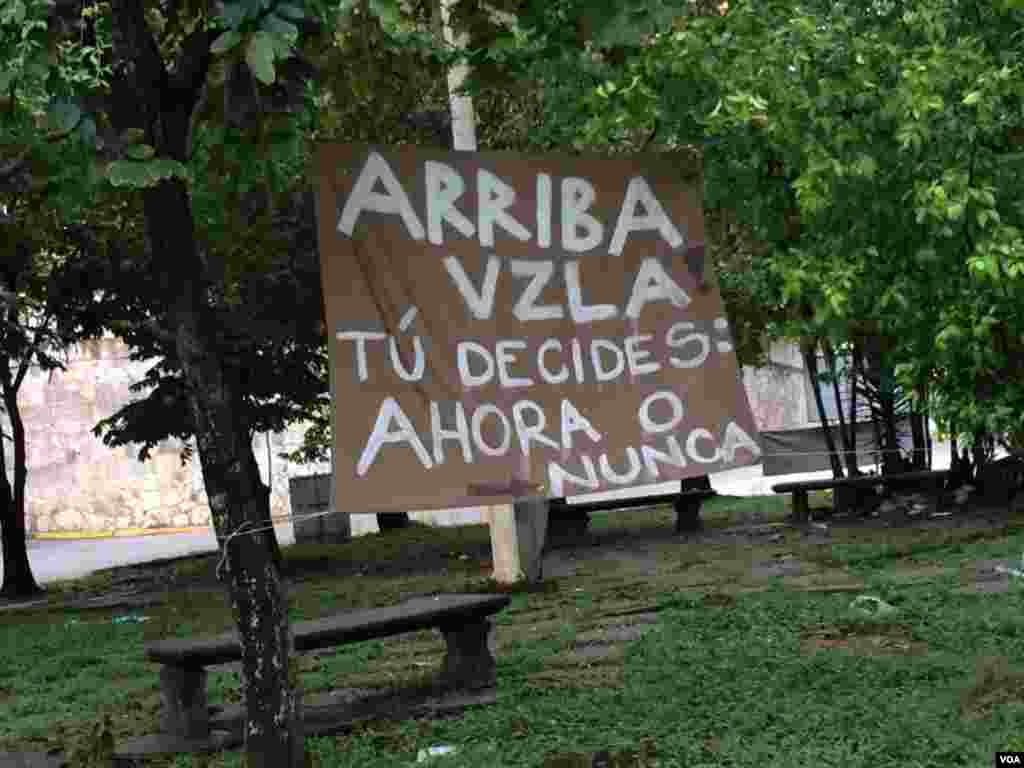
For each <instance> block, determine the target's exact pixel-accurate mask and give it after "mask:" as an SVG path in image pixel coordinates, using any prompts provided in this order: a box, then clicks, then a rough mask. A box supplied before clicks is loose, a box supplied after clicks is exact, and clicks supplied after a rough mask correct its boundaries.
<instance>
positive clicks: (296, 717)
mask: <svg viewBox="0 0 1024 768" xmlns="http://www.w3.org/2000/svg"><path fill="white" fill-rule="evenodd" d="M143 199H144V205H145V211H146V219H147V225H148V228H149V232H150V239H151V241H152V242H153V250H154V252H155V253H157V254H160V256H161V257H162V259H161V265H162V267H163V268H164V269H168V268H169V269H173V270H174V275H175V276H176V278H177V279H178V280H179V284H180V288H179V289H178V296H177V299H176V301H175V302H174V308H173V310H172V325H173V328H174V332H175V335H176V339H177V344H176V348H177V353H178V357H179V360H180V361H181V367H182V372H183V373H184V376H185V380H186V381H187V383H188V389H189V394H188V401H189V406H190V408H191V410H192V417H193V420H194V424H195V425H196V444H197V448H198V451H197V452H198V455H199V459H200V463H201V465H202V471H203V483H204V485H205V489H206V494H207V497H208V498H209V500H210V511H211V514H212V516H213V521H214V526H215V528H216V530H217V532H218V535H219V538H222V539H224V540H225V544H224V550H225V552H224V554H225V565H226V568H227V583H228V596H229V601H230V604H231V611H232V614H233V615H234V618H235V623H236V625H237V627H238V632H239V636H240V638H241V643H242V681H243V682H242V689H243V691H242V692H243V700H244V704H245V710H246V724H245V751H246V761H247V762H246V764H247V766H248V768H264V767H266V768H271V767H273V768H279V767H281V768H301V766H302V765H303V762H304V760H305V755H304V751H303V749H304V746H303V738H302V726H301V701H300V693H299V691H298V690H297V689H296V686H294V685H293V681H292V675H291V674H290V669H291V667H290V658H291V652H292V639H291V627H290V625H289V621H288V607H287V601H286V596H285V590H284V584H283V581H282V578H281V571H280V567H279V564H278V562H276V561H275V552H276V546H275V544H276V537H275V536H274V530H273V526H272V525H271V524H269V522H268V521H269V520H270V499H269V495H268V488H267V486H266V485H264V484H263V482H262V480H261V479H260V474H259V466H258V465H257V463H256V456H255V455H254V454H253V450H252V440H251V439H250V430H249V425H247V424H245V423H244V422H243V419H242V416H241V414H242V410H243V400H242V393H241V392H240V390H239V386H238V383H237V381H235V380H234V377H233V376H232V375H231V374H230V372H229V370H228V369H227V368H226V366H225V365H224V363H223V360H221V359H220V357H219V355H218V354H217V352H216V350H215V349H214V348H213V346H212V344H211V342H210V339H211V338H212V334H210V333H208V332H207V327H206V326H207V323H206V322H204V320H206V317H207V316H206V310H205V306H204V304H203V296H202V292H201V291H200V290H197V286H199V285H200V280H199V276H200V275H201V264H200V262H199V257H198V250H197V244H196V242H195V239H194V236H193V220H192V212H191V207H190V205H189V200H188V196H187V193H186V191H185V188H184V186H183V185H182V184H181V182H179V181H177V180H175V181H170V182H164V183H162V184H160V185H159V186H158V187H157V188H155V189H152V190H148V191H147V192H146V193H145V194H144V196H143ZM190 278H191V279H190Z"/></svg>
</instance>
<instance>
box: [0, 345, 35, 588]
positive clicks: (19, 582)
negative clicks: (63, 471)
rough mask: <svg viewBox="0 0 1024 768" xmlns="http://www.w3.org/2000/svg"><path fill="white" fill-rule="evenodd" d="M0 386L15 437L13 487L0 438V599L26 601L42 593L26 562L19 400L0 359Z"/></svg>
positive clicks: (24, 467) (25, 474)
mask: <svg viewBox="0 0 1024 768" xmlns="http://www.w3.org/2000/svg"><path fill="white" fill-rule="evenodd" d="M0 386H2V389H3V401H4V409H5V410H6V411H7V417H8V418H9V419H10V421H11V432H12V437H13V438H14V487H13V488H12V487H11V484H10V483H9V482H8V480H7V459H6V453H5V450H6V449H5V448H4V445H3V437H2V436H0V546H2V547H3V564H4V580H3V585H2V586H0V597H5V598H12V599H14V598H17V599H21V598H25V597H32V596H33V595H37V594H39V593H40V592H42V589H40V587H39V585H38V584H37V583H36V580H35V577H34V576H33V575H32V566H31V564H30V563H29V559H28V542H27V540H26V539H27V534H28V531H27V530H26V525H25V485H26V482H27V480H28V467H27V465H26V460H27V458H26V452H25V424H24V422H23V421H22V420H21V412H20V411H19V410H18V397H17V392H16V391H15V389H14V382H13V381H12V380H11V374H10V366H9V364H8V361H7V360H6V359H0Z"/></svg>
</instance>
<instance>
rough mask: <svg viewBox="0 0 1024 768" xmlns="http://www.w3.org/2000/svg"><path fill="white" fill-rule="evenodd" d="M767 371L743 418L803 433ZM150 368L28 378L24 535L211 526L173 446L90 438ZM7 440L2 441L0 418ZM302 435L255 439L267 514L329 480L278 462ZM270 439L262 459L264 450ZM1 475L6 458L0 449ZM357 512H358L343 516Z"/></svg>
mask: <svg viewBox="0 0 1024 768" xmlns="http://www.w3.org/2000/svg"><path fill="white" fill-rule="evenodd" d="M772 360H773V365H772V367H770V368H767V369H751V368H744V369H743V381H744V384H745V386H746V388H747V393H748V397H749V399H750V404H751V408H752V409H753V411H754V415H755V419H756V423H757V425H758V427H759V428H760V429H782V428H787V427H798V426H803V425H805V424H806V423H807V405H806V402H805V394H804V388H803V385H802V380H801V376H802V375H803V372H802V365H801V363H800V356H799V352H798V351H795V350H793V349H790V348H787V347H785V346H783V345H777V346H776V347H775V348H773V350H772ZM154 362H155V360H154V361H148V362H133V361H131V360H129V358H128V348H127V347H126V346H125V345H124V344H123V343H122V342H121V341H120V340H119V339H116V338H113V337H108V338H103V339H97V340H94V341H90V342H86V343H83V344H81V345H79V346H77V347H75V348H73V349H71V350H70V351H69V355H68V363H67V370H66V371H64V372H61V371H53V372H50V373H44V372H42V371H38V370H33V371H30V372H29V374H28V376H27V377H26V379H25V382H24V383H23V385H22V387H21V390H20V392H19V405H20V410H21V414H22V418H23V419H24V422H25V427H26V432H27V450H28V489H27V492H28V526H29V531H30V533H50V532H82V531H112V530H125V529H132V528H141V529H154V528H182V527H190V526H203V525H209V523H210V516H209V508H208V506H207V499H206V494H205V493H204V491H203V481H202V475H201V471H200V467H199V460H198V457H194V458H193V460H192V461H191V462H190V463H189V464H186V465H185V466H182V465H181V461H180V452H181V445H180V443H179V442H178V441H176V440H167V441H165V443H164V444H162V445H161V446H159V447H158V448H155V449H154V450H153V451H152V454H151V458H150V459H149V460H148V461H146V462H139V461H138V460H137V458H136V456H137V454H138V448H137V447H136V446H131V447H123V448H118V449H111V448H108V447H107V446H105V445H104V444H103V443H102V441H101V440H100V439H99V438H97V437H94V436H93V434H92V429H93V427H94V426H95V425H96V423H97V422H98V421H100V420H101V419H104V418H107V417H108V416H110V415H112V414H113V413H114V412H115V411H116V410H117V409H118V408H119V407H121V405H122V404H124V403H127V402H130V401H131V400H132V399H133V398H135V397H138V395H136V394H135V393H132V392H130V391H129V387H130V386H131V385H132V384H133V383H135V382H136V381H139V380H141V379H142V378H143V375H144V373H145V371H146V370H147V368H148V367H149V366H150V365H152V364H153V363H154ZM0 423H2V424H3V429H4V431H5V432H8V433H9V431H10V425H9V423H8V422H7V419H6V416H5V415H4V414H2V413H0ZM303 434H304V429H303V427H302V426H301V425H296V426H293V427H292V428H291V429H289V430H288V431H286V432H284V433H277V434H272V435H270V436H269V438H268V436H267V435H257V436H256V437H255V438H254V441H253V447H254V452H255V455H256V459H257V462H258V463H259V465H260V471H261V473H262V475H263V480H264V482H269V485H270V487H271V513H272V514H273V515H275V516H287V515H289V514H290V512H291V505H290V502H289V499H288V479H289V478H290V477H294V476H297V475H310V474H320V473H329V472H330V465H329V463H328V464H319V465H296V464H293V463H291V462H287V461H285V460H283V459H281V458H279V457H278V454H279V453H283V452H288V451H291V450H294V449H295V448H297V447H298V446H299V445H300V444H301V442H302V436H303ZM268 439H269V454H270V455H269V457H268V446H267V442H268ZM5 449H6V457H7V461H6V466H7V470H8V475H9V476H10V477H11V478H12V479H13V477H12V472H13V467H12V464H13V452H12V450H11V445H10V443H9V442H6V443H5ZM347 511H350V512H358V510H347ZM412 516H413V518H414V519H418V520H421V521H423V522H427V523H431V524H434V525H459V524H464V523H473V522H480V521H481V520H482V517H481V509H479V508H472V509H459V510H441V511H432V512H414V513H412ZM376 529H377V526H376V518H375V516H374V515H360V514H356V515H355V516H353V518H352V532H353V534H357V535H358V534H360V533H367V532H371V531H374V530H376Z"/></svg>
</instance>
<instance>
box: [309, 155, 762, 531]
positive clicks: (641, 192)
mask: <svg viewBox="0 0 1024 768" xmlns="http://www.w3.org/2000/svg"><path fill="white" fill-rule="evenodd" d="M317 162H318V166H317V167H318V175H319V196H318V218H319V232H320V263H321V269H322V273H323V290H324V299H325V303H326V312H327V324H328V329H329V334H330V342H329V343H330V360H331V394H332V396H333V398H334V420H333V423H332V429H333V435H334V450H333V456H334V472H335V478H336V481H337V482H336V488H337V496H336V499H335V503H336V509H338V510H346V511H352V512H383V511H395V510H408V509H432V508H442V507H458V506H473V505H479V504H496V503H502V502H505V501H508V500H510V499H512V498H515V497H527V496H548V497H560V496H572V495H577V494H582V493H592V492H594V491H602V490H610V489H612V488H617V487H622V486H631V485H645V484H652V483H658V482H664V481H667V480H678V479H682V478H685V477H690V476H693V475H702V474H709V473H712V472H718V471H721V470H724V469H729V468H732V467H737V466H743V465H748V464H753V463H755V462H756V461H757V460H758V457H759V456H760V449H759V447H758V443H757V432H756V428H755V425H754V421H753V418H752V416H751V412H750V407H749V405H748V403H747V397H746V392H745V390H744V388H743V386H742V384H741V383H740V380H739V377H738V372H737V363H736V356H735V353H734V352H733V347H732V342H731V337H730V333H729V327H728V323H727V321H726V318H725V313H724V311H723V307H722V299H721V296H720V294H719V292H718V289H717V287H716V285H715V283H714V280H713V276H712V275H711V274H710V273H711V270H710V269H709V270H707V272H705V270H704V263H703V262H704V258H703V256H704V248H703V239H704V225H703V218H702V211H701V197H700V190H699V188H698V187H697V185H696V183H695V182H694V181H686V180H685V177H684V175H683V173H682V172H681V170H680V169H679V168H678V167H675V164H674V162H673V161H672V160H671V159H670V158H665V157H647V158H629V159H603V158H602V159H595V158H576V157H558V156H538V157H528V156H522V155H517V154H504V153H495V154H489V153H456V152H445V151H440V150H436V151H435V150H429V149H420V148H409V147H403V148H388V147H376V146H363V145H360V146H354V145H323V146H321V147H320V148H319V155H318V158H317Z"/></svg>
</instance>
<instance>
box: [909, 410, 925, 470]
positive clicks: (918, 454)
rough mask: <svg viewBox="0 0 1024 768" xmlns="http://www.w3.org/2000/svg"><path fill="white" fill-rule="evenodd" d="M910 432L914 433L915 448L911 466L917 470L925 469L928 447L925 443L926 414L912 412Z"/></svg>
mask: <svg viewBox="0 0 1024 768" xmlns="http://www.w3.org/2000/svg"><path fill="white" fill-rule="evenodd" d="M910 432H911V434H912V435H913V440H914V448H913V453H912V454H911V455H912V459H911V466H913V468H914V469H915V470H921V469H924V468H925V466H926V465H927V463H928V461H927V453H928V449H927V446H926V445H925V433H924V414H922V413H921V412H920V411H914V412H913V413H911V414H910Z"/></svg>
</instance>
